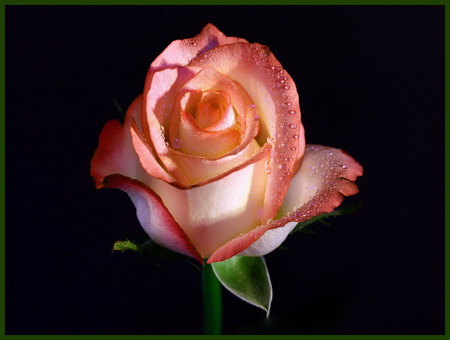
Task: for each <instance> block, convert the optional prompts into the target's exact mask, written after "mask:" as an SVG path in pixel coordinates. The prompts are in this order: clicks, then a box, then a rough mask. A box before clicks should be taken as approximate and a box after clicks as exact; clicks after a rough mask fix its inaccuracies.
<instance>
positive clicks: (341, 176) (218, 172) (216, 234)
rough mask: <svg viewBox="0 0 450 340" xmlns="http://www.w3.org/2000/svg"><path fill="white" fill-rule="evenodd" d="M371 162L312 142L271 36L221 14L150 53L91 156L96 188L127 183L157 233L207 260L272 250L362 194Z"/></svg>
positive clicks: (142, 217)
mask: <svg viewBox="0 0 450 340" xmlns="http://www.w3.org/2000/svg"><path fill="white" fill-rule="evenodd" d="M362 173H363V169H362V167H361V165H359V164H358V163H357V162H356V161H355V160H354V159H353V158H352V157H350V156H349V155H348V154H347V153H345V152H343V151H341V150H338V149H334V148H330V147H325V146H319V145H305V133H304V129H303V126H302V123H301V119H300V105H299V98H298V94H297V90H296V86H295V84H294V81H293V80H292V78H291V77H290V76H289V74H288V73H287V72H286V71H285V70H284V69H283V68H282V66H281V64H280V63H279V62H278V60H277V59H276V58H275V56H274V55H273V54H272V52H270V51H269V49H268V47H266V46H263V45H260V44H257V43H249V42H248V41H247V40H245V39H242V38H235V37H227V36H225V35H224V34H223V33H222V32H220V31H219V30H218V29H217V28H216V27H215V26H213V25H212V24H208V25H206V26H205V27H204V28H203V30H202V31H201V32H200V34H199V35H197V36H196V37H194V38H191V39H185V40H176V41H173V42H172V43H171V44H170V45H169V46H168V47H167V48H166V49H165V50H164V51H163V52H162V53H161V54H160V55H159V56H158V57H157V58H156V59H155V61H153V63H152V64H151V65H150V69H149V71H148V74H147V77H146V81H145V86H144V91H143V94H142V95H140V96H139V97H138V98H137V99H136V100H134V102H133V103H132V104H131V106H130V107H129V109H128V111H127V114H126V118H125V121H124V124H123V125H122V124H121V123H120V122H118V121H117V120H111V121H109V122H107V123H106V125H105V127H104V128H103V131H102V132H101V135H100V140H99V145H98V148H97V149H96V151H95V153H94V156H93V158H92V161H91V175H92V177H93V178H94V181H95V184H96V187H97V188H118V189H121V190H123V191H125V192H126V193H128V195H129V197H130V198H131V200H132V202H133V203H134V205H135V207H136V210H137V217H138V219H139V222H140V224H141V225H142V227H143V228H144V230H145V231H146V233H147V234H148V235H149V236H150V238H151V239H152V240H153V241H154V242H156V243H158V244H160V245H161V246H164V247H166V248H169V249H171V250H173V251H176V252H179V253H181V254H185V255H188V256H191V257H193V258H195V259H198V260H199V261H200V262H203V259H208V260H207V262H208V263H211V262H217V261H223V260H226V259H228V258H230V257H232V256H234V255H244V256H261V255H265V254H267V253H269V252H271V251H272V250H274V249H275V248H277V247H278V246H279V245H280V244H281V243H282V242H283V241H284V240H285V239H286V237H287V236H288V234H289V233H290V232H291V230H292V229H293V228H294V227H295V225H296V224H297V223H298V222H301V221H304V220H306V219H309V218H311V217H313V216H317V215H319V214H321V213H325V212H330V211H332V210H333V209H335V208H336V207H337V206H339V205H340V204H341V202H342V200H343V195H345V196H349V195H354V194H356V193H357V192H358V188H357V186H356V185H355V183H354V181H355V180H356V178H357V177H358V176H361V175H362Z"/></svg>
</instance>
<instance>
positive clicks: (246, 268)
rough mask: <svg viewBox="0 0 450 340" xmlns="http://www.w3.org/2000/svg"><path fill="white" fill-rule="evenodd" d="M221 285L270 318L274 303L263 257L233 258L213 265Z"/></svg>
mask: <svg viewBox="0 0 450 340" xmlns="http://www.w3.org/2000/svg"><path fill="white" fill-rule="evenodd" d="M212 267H213V270H214V273H215V274H216V277H217V279H218V280H219V281H220V283H221V284H222V285H223V286H224V287H225V288H226V289H228V290H229V291H230V292H231V293H233V294H234V295H236V296H237V297H239V298H241V299H242V300H244V301H246V302H248V303H250V304H252V305H254V306H257V307H260V308H262V309H264V310H265V311H266V313H267V317H269V313H270V305H271V303H272V284H271V282H270V277H269V271H268V270H267V266H266V262H265V261H264V258H263V257H262V256H260V257H251V256H233V257H231V258H229V259H228V260H225V261H222V262H214V263H212Z"/></svg>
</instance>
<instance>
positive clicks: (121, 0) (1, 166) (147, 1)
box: [0, 0, 450, 340]
mask: <svg viewBox="0 0 450 340" xmlns="http://www.w3.org/2000/svg"><path fill="white" fill-rule="evenodd" d="M271 4H275V1H270V0H263V1H257V0H253V1H252V0H216V1H214V2H212V1H205V0H203V1H195V0H193V1H189V0H185V1H179V0H178V1H176V0H165V1H164V0H159V1H158V0H128V1H126V0H3V1H2V2H1V3H0V22H1V24H2V30H1V35H0V39H1V41H0V58H1V68H0V77H1V91H0V136H1V138H0V193H1V196H0V338H6V337H12V338H14V339H28V338H33V339H42V340H44V339H48V338H51V339H54V338H59V337H62V338H64V339H78V338H86V337H87V338H95V339H124V338H125V337H132V338H133V339H148V338H149V337H151V338H157V339H168V338H169V339H172V338H177V339H179V338H180V339H181V338H182V339H189V340H190V339H192V340H194V339H197V338H198V335H164V336H163V335H133V336H130V335H5V304H4V301H5V271H4V268H5V213H6V212H5V184H6V180H5V6H8V5H271ZM276 5H443V6H445V19H446V20H445V56H446V58H445V106H444V108H445V115H446V116H445V131H446V132H447V126H448V122H449V120H448V119H447V115H448V114H449V112H448V111H449V105H448V100H447V98H448V94H449V89H450V86H449V85H450V81H449V78H450V77H449V72H450V71H449V70H450V67H449V66H450V58H449V57H448V56H449V46H450V45H449V40H450V25H449V23H448V20H447V19H448V18H449V15H450V0H429V1H426V0H316V1H314V0H278V1H276ZM449 142H450V137H449V136H448V134H447V133H446V134H445V163H444V164H445V169H447V168H448V166H447V165H448V163H449V159H448V157H447V153H448V146H449ZM448 179H449V177H448V175H447V173H445V183H444V186H445V198H446V199H445V226H448V224H449V213H448V211H449V210H450V205H449V204H448V202H447V193H448V191H449V188H450V185H449V181H448ZM448 241H449V233H447V232H446V233H445V264H446V268H445V269H446V270H445V282H449V280H448V278H449V271H448V270H447V267H448V256H449V252H448V250H447V246H448V244H449V242H448ZM449 296H450V289H449V285H446V287H445V334H444V335H433V336H432V337H449V335H448V333H449V327H450V326H449V324H450V322H449V321H450V307H449V306H450V303H449V302H450V297H449ZM231 336H232V337H236V335H223V337H231ZM237 336H238V337H240V336H239V335H237ZM202 337H208V338H210V337H211V338H212V337H214V338H216V337H218V336H202ZM244 337H245V338H246V339H249V338H253V339H257V338H259V337H260V335H254V336H253V335H247V336H244ZM263 337H264V338H265V339H278V338H279V337H280V335H265V336H263ZM281 337H283V338H289V339H300V338H301V339H325V338H329V337H335V338H341V339H344V338H347V337H350V338H352V339H354V338H355V337H356V338H360V337H361V338H363V337H364V338H371V339H374V338H380V339H381V338H386V337H388V338H391V337H392V338H395V339H410V338H414V339H428V338H429V337H430V335H284V336H281Z"/></svg>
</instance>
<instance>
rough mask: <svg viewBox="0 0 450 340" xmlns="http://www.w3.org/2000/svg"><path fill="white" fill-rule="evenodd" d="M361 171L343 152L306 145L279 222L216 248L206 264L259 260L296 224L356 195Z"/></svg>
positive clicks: (328, 210)
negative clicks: (249, 258) (236, 259)
mask: <svg viewBox="0 0 450 340" xmlns="http://www.w3.org/2000/svg"><path fill="white" fill-rule="evenodd" d="M362 174H363V168H362V167H361V165H360V164H359V163H357V162H356V161H355V160H354V159H353V158H352V157H351V156H349V155H348V154H346V153H344V152H343V151H342V150H339V149H334V148H329V147H325V146H319V145H308V146H307V148H306V152H305V154H304V157H303V161H302V164H301V167H300V169H299V171H298V172H297V173H296V174H295V175H294V177H293V179H292V181H291V185H290V187H289V191H288V193H287V194H286V197H285V199H284V201H283V205H282V207H281V208H280V212H279V214H278V215H280V216H281V218H280V219H277V220H275V221H269V223H268V224H266V225H262V226H260V227H258V228H256V229H255V230H254V231H253V230H252V231H251V232H249V233H247V234H245V235H243V236H241V237H238V238H236V239H233V240H231V241H229V242H228V243H226V244H225V245H224V246H222V247H221V248H219V249H218V250H217V251H216V252H214V254H212V255H211V257H210V258H209V259H208V263H212V262H219V261H223V260H226V259H227V258H229V257H231V256H234V255H236V254H239V255H243V256H262V255H265V254H267V253H270V252H271V251H273V250H274V249H276V248H277V247H278V246H279V245H280V244H281V243H282V242H283V241H284V240H285V239H286V237H287V236H288V235H289V233H290V232H291V231H292V229H293V228H294V227H295V226H296V225H297V223H298V222H302V221H304V220H307V219H309V218H311V217H314V216H317V215H320V214H322V213H325V212H331V211H333V210H334V209H335V208H336V207H338V206H339V205H340V204H341V202H342V200H343V195H345V196H350V195H354V194H356V193H358V187H357V186H356V184H355V183H354V182H353V181H355V180H356V178H357V177H358V176H362Z"/></svg>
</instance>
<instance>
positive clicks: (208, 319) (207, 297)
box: [202, 264, 222, 335]
mask: <svg viewBox="0 0 450 340" xmlns="http://www.w3.org/2000/svg"><path fill="white" fill-rule="evenodd" d="M202 286H203V331H204V334H205V335H219V334H221V332H222V291H221V286H220V282H219V280H217V277H216V274H214V271H213V269H212V266H211V265H210V264H205V265H204V266H203V267H202Z"/></svg>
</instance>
